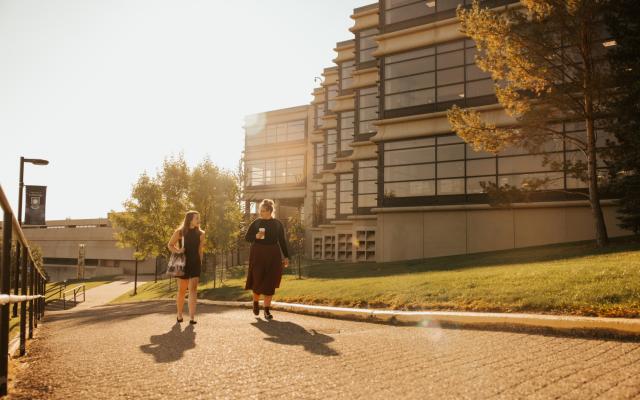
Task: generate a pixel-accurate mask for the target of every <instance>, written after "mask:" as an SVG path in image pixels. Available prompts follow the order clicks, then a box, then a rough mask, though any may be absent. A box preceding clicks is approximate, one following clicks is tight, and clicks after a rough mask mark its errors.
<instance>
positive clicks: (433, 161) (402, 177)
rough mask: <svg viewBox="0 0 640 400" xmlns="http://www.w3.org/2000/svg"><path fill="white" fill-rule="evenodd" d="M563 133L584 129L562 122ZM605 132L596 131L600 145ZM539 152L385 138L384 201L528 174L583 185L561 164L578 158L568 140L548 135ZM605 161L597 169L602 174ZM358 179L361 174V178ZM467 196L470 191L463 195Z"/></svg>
mask: <svg viewBox="0 0 640 400" xmlns="http://www.w3.org/2000/svg"><path fill="white" fill-rule="evenodd" d="M558 129H559V130H560V131H562V130H563V129H564V136H565V137H578V136H581V135H583V134H584V126H581V125H580V123H577V124H576V123H564V126H563V124H560V126H559V128H558ZM609 137H610V135H607V134H606V133H604V132H601V133H600V136H599V138H600V139H599V140H600V142H601V146H606V145H607V144H606V143H607V138H609ZM536 151H539V153H538V154H532V153H531V152H529V151H528V150H526V149H523V148H517V147H514V148H508V149H505V150H504V151H502V152H501V153H500V154H498V155H494V154H491V153H486V152H481V151H475V150H473V149H472V148H471V146H469V145H467V144H465V143H464V142H463V141H462V140H461V139H460V138H459V137H458V136H456V135H442V136H437V137H430V138H421V139H413V140H402V141H394V142H387V143H384V144H383V157H384V174H383V177H384V181H383V193H384V195H385V198H384V202H385V204H386V205H389V204H391V205H393V204H394V202H395V203H396V204H400V205H402V204H407V203H406V202H405V203H398V202H397V201H396V200H394V199H396V198H409V197H430V198H433V199H437V198H439V197H440V196H453V195H455V196H469V195H477V194H482V193H483V192H484V189H483V187H482V186H483V185H485V184H488V183H493V184H497V185H499V186H504V185H511V186H515V187H517V188H526V187H527V185H528V184H529V182H531V181H532V180H540V181H544V184H543V186H542V187H541V189H543V190H553V189H561V190H571V189H584V188H585V183H584V182H582V181H580V180H578V179H576V178H574V177H573V176H572V174H571V173H570V172H568V171H567V172H565V171H564V170H563V162H564V161H565V160H567V161H576V160H580V159H582V158H581V157H583V156H582V154H581V152H579V151H576V150H575V147H574V146H572V145H571V142H570V141H569V140H564V141H563V140H562V139H554V140H549V141H547V142H546V143H544V144H543V145H542V146H540V149H539V150H536ZM605 167H606V165H605V163H604V161H602V160H600V161H599V168H600V170H599V172H600V173H602V174H603V176H604V175H606V169H605ZM359 179H360V178H359ZM463 199H465V200H460V199H457V200H455V201H469V199H470V198H469V197H466V198H465V197H463ZM427 201H428V200H427Z"/></svg>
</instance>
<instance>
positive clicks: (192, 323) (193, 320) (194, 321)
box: [189, 319, 198, 325]
mask: <svg viewBox="0 0 640 400" xmlns="http://www.w3.org/2000/svg"><path fill="white" fill-rule="evenodd" d="M189 323H190V324H191V325H195V324H197V323H198V321H196V320H195V319H192V320H191V321H189Z"/></svg>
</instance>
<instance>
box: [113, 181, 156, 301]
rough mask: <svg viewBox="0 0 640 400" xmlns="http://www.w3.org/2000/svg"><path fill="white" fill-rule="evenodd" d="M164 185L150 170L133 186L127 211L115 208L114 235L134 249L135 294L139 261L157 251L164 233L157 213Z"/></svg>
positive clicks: (123, 245) (122, 246)
mask: <svg viewBox="0 0 640 400" xmlns="http://www.w3.org/2000/svg"><path fill="white" fill-rule="evenodd" d="M162 204H163V203H162V193H161V190H160V186H159V185H158V184H157V183H156V182H155V181H154V180H153V179H152V178H150V177H149V176H148V175H147V174H146V173H144V174H142V175H141V176H140V178H139V179H138V182H136V184H135V185H134V186H133V191H132V194H131V198H130V199H128V200H126V201H125V202H124V203H123V206H124V211H123V212H113V211H112V212H111V213H110V214H109V220H110V221H111V223H112V225H113V227H114V228H115V233H114V236H115V238H116V240H117V245H118V246H119V247H121V248H132V249H134V253H133V257H134V260H135V283H134V289H133V294H134V295H136V294H137V287H138V262H139V261H144V260H145V259H147V258H148V257H149V256H151V255H155V254H157V251H158V249H157V246H158V243H159V242H160V241H161V239H162V235H163V234H164V232H163V229H162V226H159V224H158V220H157V216H158V214H159V213H161V212H162Z"/></svg>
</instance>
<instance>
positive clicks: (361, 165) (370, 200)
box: [356, 160, 378, 214]
mask: <svg viewBox="0 0 640 400" xmlns="http://www.w3.org/2000/svg"><path fill="white" fill-rule="evenodd" d="M357 174H358V182H357V187H356V193H357V194H358V196H357V207H358V214H361V213H367V212H368V211H369V210H370V209H371V208H373V207H376V206H377V205H378V160H367V161H358V163H357Z"/></svg>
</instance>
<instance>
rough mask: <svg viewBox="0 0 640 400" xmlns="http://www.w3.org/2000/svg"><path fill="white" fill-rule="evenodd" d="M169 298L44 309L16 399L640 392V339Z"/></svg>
mask: <svg viewBox="0 0 640 400" xmlns="http://www.w3.org/2000/svg"><path fill="white" fill-rule="evenodd" d="M275 317H276V319H275V320H274V321H271V322H266V321H264V320H263V319H259V318H255V317H254V316H253V315H252V314H251V311H250V310H247V309H239V308H227V307H221V306H214V305H207V304H202V305H200V306H199V323H198V324H197V325H195V326H191V325H189V324H187V323H183V324H177V323H176V322H175V305H174V304H173V303H172V302H145V303H134V304H123V305H111V306H95V307H92V308H88V309H84V310H79V309H78V310H74V311H73V312H68V313H59V314H48V315H47V316H46V320H45V324H43V326H42V330H41V331H39V332H38V337H37V339H36V340H35V341H34V342H32V343H31V346H30V347H29V354H28V355H27V357H25V358H24V359H19V360H17V362H18V364H19V365H17V366H16V368H15V370H16V371H18V372H17V375H16V379H17V384H15V385H14V387H13V388H12V389H11V393H12V394H11V397H10V398H14V399H45V398H46V399H69V398H79V399H82V398H91V399H175V398H189V399H210V398H211V399H214V398H220V399H261V398H264V399H333V398H336V399H400V398H402V399H429V398H433V399H464V398H468V399H483V398H503V399H513V398H525V397H526V398H540V399H547V398H549V399H550V398H567V399H568V398H575V399H590V398H599V399H640V343H638V342H634V341H613V340H599V339H585V338H570V337H562V336H543V335H535V334H527V333H516V332H495V331H480V330H456V329H440V328H438V327H437V326H425V327H398V326H390V325H382V324H371V323H364V322H353V321H344V320H333V319H328V318H319V317H314V316H305V315H298V314H290V313H285V312H277V313H275Z"/></svg>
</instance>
